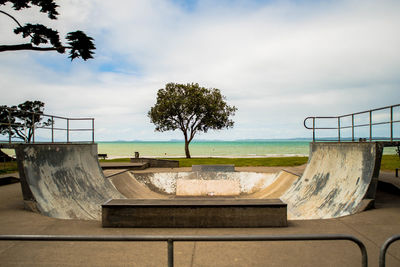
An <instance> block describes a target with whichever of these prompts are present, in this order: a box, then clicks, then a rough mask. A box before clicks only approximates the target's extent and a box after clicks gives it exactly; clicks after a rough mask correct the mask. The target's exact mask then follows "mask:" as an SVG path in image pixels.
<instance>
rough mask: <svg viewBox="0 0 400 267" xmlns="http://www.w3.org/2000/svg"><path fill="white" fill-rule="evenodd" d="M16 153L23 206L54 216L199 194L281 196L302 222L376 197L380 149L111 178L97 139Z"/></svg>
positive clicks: (326, 146)
mask: <svg viewBox="0 0 400 267" xmlns="http://www.w3.org/2000/svg"><path fill="white" fill-rule="evenodd" d="M15 150H16V154H17V160H18V166H19V171H20V177H21V186H22V191H23V196H24V203H25V206H26V207H27V208H29V209H31V210H36V211H39V212H40V213H42V214H44V215H47V216H50V217H56V218H62V219H75V218H77V219H93V220H100V218H101V205H102V204H103V203H105V202H107V201H109V200H110V199H148V200H152V199H153V200H157V199H160V200H161V199H163V201H164V202H163V203H168V202H165V201H168V200H169V199H172V200H173V199H178V198H185V197H188V196H195V197H200V198H204V199H206V200H207V199H208V200H210V198H213V197H214V201H218V198H219V197H229V198H230V199H231V200H232V201H233V202H232V203H233V204H234V200H235V199H237V200H238V202H240V201H243V200H245V199H253V200H254V199H255V200H257V199H258V200H269V199H277V198H279V199H280V200H281V201H282V202H283V203H285V204H287V214H288V218H289V219H295V220H297V219H300V220H304V219H327V218H336V217H341V216H346V215H350V214H354V213H356V212H358V211H359V210H360V206H361V205H362V202H363V199H366V198H369V199H373V198H374V196H375V190H376V183H377V177H378V175H379V168H380V160H381V157H382V151H383V147H382V146H381V145H380V144H379V143H311V144H310V157H309V162H308V165H307V167H306V169H305V171H304V173H303V175H302V176H301V177H299V176H297V175H295V174H292V173H290V172H287V171H281V172H279V173H273V174H271V173H255V172H229V171H228V172H213V171H207V172H201V171H197V172H196V171H195V172H193V171H192V172H175V173H172V172H171V173H161V172H159V173H150V172H149V173H133V172H124V173H122V174H120V175H115V176H113V177H110V178H109V179H107V178H105V177H104V175H103V173H102V170H101V168H100V166H99V163H98V159H97V145H96V144H47V145H46V144H40V145H39V144H21V145H17V146H15ZM239 200H240V201H239ZM253 200H251V201H253ZM179 203H182V201H180V202H179ZM163 205H164V204H163Z"/></svg>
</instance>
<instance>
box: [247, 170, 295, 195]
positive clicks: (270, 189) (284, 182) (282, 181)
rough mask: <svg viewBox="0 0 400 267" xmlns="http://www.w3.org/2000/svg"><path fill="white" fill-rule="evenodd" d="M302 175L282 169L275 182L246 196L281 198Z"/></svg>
mask: <svg viewBox="0 0 400 267" xmlns="http://www.w3.org/2000/svg"><path fill="white" fill-rule="evenodd" d="M299 178H300V176H298V175H296V174H293V173H291V172H288V171H285V170H282V171H280V172H279V173H278V175H277V176H276V178H275V180H274V182H273V183H272V184H271V185H269V186H267V187H266V188H264V189H261V190H260V191H257V192H255V193H253V194H250V195H247V196H244V197H246V198H280V197H281V196H282V195H283V194H284V193H285V192H286V191H287V190H289V188H290V187H291V186H292V185H293V183H294V182H295V181H297V180H298V179H299Z"/></svg>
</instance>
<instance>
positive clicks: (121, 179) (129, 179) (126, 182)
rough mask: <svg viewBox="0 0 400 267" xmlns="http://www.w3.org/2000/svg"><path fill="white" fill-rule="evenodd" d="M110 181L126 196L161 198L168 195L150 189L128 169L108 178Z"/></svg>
mask: <svg viewBox="0 0 400 267" xmlns="http://www.w3.org/2000/svg"><path fill="white" fill-rule="evenodd" d="M109 180H110V181H111V183H112V184H113V185H114V186H115V187H116V188H117V190H118V191H119V192H120V193H121V194H123V195H124V196H125V197H126V198H135V199H151V198H154V199H162V198H168V195H165V194H160V193H156V192H154V191H152V190H150V189H149V188H148V187H147V186H146V185H144V184H142V183H140V182H138V181H137V180H136V179H135V177H133V175H132V173H130V172H129V171H127V172H123V173H121V174H117V175H115V176H113V177H111V178H109Z"/></svg>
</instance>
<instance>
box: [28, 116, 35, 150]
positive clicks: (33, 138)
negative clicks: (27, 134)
mask: <svg viewBox="0 0 400 267" xmlns="http://www.w3.org/2000/svg"><path fill="white" fill-rule="evenodd" d="M28 142H29V140H28ZM32 143H35V113H33V114H32Z"/></svg>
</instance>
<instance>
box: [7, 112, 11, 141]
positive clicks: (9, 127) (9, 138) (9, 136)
mask: <svg viewBox="0 0 400 267" xmlns="http://www.w3.org/2000/svg"><path fill="white" fill-rule="evenodd" d="M8 143H9V144H10V145H11V111H10V110H8Z"/></svg>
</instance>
